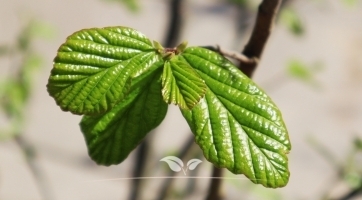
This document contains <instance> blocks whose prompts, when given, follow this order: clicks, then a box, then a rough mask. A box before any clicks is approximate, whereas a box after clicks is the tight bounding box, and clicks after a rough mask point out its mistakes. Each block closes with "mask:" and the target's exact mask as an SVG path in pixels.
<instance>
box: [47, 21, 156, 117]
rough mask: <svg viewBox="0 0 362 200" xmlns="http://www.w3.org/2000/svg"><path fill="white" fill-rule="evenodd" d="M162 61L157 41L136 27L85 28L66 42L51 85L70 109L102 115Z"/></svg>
mask: <svg viewBox="0 0 362 200" xmlns="http://www.w3.org/2000/svg"><path fill="white" fill-rule="evenodd" d="M162 65H163V60H162V57H161V56H160V55H158V54H156V53H155V51H154V49H153V47H152V43H151V41H150V40H149V39H148V38H146V37H145V36H144V35H142V34H141V33H139V32H137V31H136V30H134V29H131V28H126V27H107V28H93V29H85V30H81V31H78V32H76V33H74V34H72V35H71V36H69V37H68V38H67V40H66V42H65V43H64V44H62V45H61V46H60V48H59V50H58V54H57V56H56V57H55V59H54V67H53V69H52V71H51V75H50V77H49V82H48V85H47V89H48V92H49V94H50V95H51V96H52V97H54V99H55V101H56V102H57V104H58V105H59V106H60V107H61V108H62V109H63V110H64V111H70V112H72V113H74V114H87V115H95V114H100V113H104V112H106V111H108V110H110V109H111V108H112V107H113V106H114V105H116V104H117V103H118V102H119V101H120V100H122V99H123V98H124V97H125V96H126V94H128V92H129V89H130V87H131V81H132V79H133V78H135V77H137V76H139V75H140V74H142V72H145V71H147V70H148V69H150V68H154V67H162Z"/></svg>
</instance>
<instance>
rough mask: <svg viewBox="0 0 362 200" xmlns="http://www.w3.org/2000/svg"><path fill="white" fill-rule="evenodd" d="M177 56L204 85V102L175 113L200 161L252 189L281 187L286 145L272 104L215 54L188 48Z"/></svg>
mask: <svg viewBox="0 0 362 200" xmlns="http://www.w3.org/2000/svg"><path fill="white" fill-rule="evenodd" d="M179 56H180V59H181V58H182V59H183V60H184V61H186V62H188V63H189V64H190V66H191V67H193V68H194V69H195V70H196V71H197V73H198V74H199V75H200V76H201V78H202V79H203V80H204V81H205V83H206V85H207V90H206V94H205V97H204V98H202V99H201V100H200V102H199V103H198V104H197V105H196V106H195V107H194V108H193V109H192V110H181V112H182V114H183V115H184V117H185V119H186V120H187V122H188V124H189V126H190V128H191V130H192V132H193V133H194V135H195V138H196V143H197V144H198V145H199V146H200V147H201V149H202V150H203V152H204V156H205V158H206V159H207V160H209V161H210V162H212V163H213V164H214V165H215V166H216V167H221V168H227V169H228V170H230V171H231V172H233V173H235V174H245V176H247V177H248V178H249V179H250V180H251V181H252V182H254V183H259V184H262V185H264V186H266V187H273V188H275V187H283V186H285V185H286V184H287V182H288V180H289V170H288V158H287V156H286V154H287V153H288V152H289V151H290V149H291V145H290V141H289V137H288V132H287V130H286V127H285V125H284V122H283V120H282V116H281V113H280V111H279V109H278V108H277V107H276V105H275V104H274V103H273V102H272V100H271V99H270V98H269V97H268V96H267V95H266V94H265V93H264V92H263V91H262V90H261V89H260V88H259V87H258V86H257V85H256V84H255V83H254V82H252V81H251V80H250V79H249V78H248V77H247V76H245V75H244V74H243V73H242V72H240V70H239V69H238V68H236V67H235V66H234V65H233V64H232V63H231V62H230V61H228V60H227V59H226V58H224V57H223V56H221V55H219V54H217V53H215V52H212V51H210V50H207V49H203V48H199V47H189V48H187V49H186V50H185V51H184V52H183V53H182V54H180V55H179Z"/></svg>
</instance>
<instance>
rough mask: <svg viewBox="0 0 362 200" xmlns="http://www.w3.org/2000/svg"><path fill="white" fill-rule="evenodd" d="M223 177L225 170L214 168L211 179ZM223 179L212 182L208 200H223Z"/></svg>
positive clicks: (215, 179)
mask: <svg viewBox="0 0 362 200" xmlns="http://www.w3.org/2000/svg"><path fill="white" fill-rule="evenodd" d="M222 176H223V169H222V168H216V167H215V166H214V167H213V171H212V176H211V177H222ZM221 183H222V179H221V178H214V179H212V181H211V182H210V186H209V190H208V195H207V197H206V200H221V199H223V196H222V194H221V192H220V190H221Z"/></svg>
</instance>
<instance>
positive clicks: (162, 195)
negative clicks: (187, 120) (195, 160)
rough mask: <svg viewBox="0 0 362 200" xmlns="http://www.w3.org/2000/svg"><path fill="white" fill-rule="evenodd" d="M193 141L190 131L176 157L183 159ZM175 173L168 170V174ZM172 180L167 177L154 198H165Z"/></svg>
mask: <svg viewBox="0 0 362 200" xmlns="http://www.w3.org/2000/svg"><path fill="white" fill-rule="evenodd" d="M194 141H195V138H194V135H193V134H192V133H191V135H190V136H189V138H188V139H187V140H186V142H185V143H184V145H183V147H182V148H181V151H180V152H179V154H178V155H177V157H178V158H180V159H181V160H183V159H184V158H185V157H186V155H187V154H188V153H189V152H190V150H191V147H192V145H193V144H195V142H194ZM175 174H176V172H174V171H170V172H169V174H168V176H175ZM173 181H174V179H167V180H165V181H164V182H163V184H162V186H161V190H160V192H159V196H158V197H157V198H156V199H158V200H164V199H166V196H167V194H168V192H169V190H170V188H171V185H172V182H173Z"/></svg>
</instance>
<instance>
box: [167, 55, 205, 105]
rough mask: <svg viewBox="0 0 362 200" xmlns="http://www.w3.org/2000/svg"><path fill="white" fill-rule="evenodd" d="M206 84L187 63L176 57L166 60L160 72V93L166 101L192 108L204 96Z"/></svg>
mask: <svg viewBox="0 0 362 200" xmlns="http://www.w3.org/2000/svg"><path fill="white" fill-rule="evenodd" d="M205 91H206V85H205V83H204V81H203V80H202V79H201V78H200V76H199V75H198V74H197V73H196V71H195V70H194V69H192V68H191V67H190V66H189V65H188V64H187V63H184V62H181V61H178V60H177V58H176V57H174V58H172V59H171V60H170V61H166V62H165V65H164V68H163V74H162V95H163V99H164V100H165V102H166V103H168V104H170V103H173V104H175V105H179V106H180V108H181V109H192V108H193V107H194V106H195V105H196V104H197V103H198V102H199V101H200V99H201V98H202V97H203V96H204V94H205Z"/></svg>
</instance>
